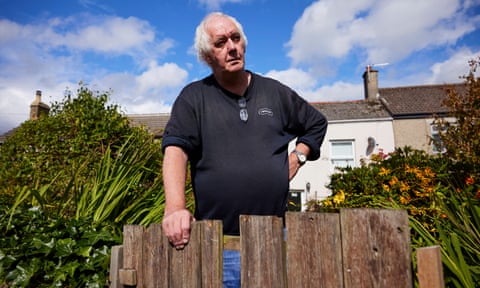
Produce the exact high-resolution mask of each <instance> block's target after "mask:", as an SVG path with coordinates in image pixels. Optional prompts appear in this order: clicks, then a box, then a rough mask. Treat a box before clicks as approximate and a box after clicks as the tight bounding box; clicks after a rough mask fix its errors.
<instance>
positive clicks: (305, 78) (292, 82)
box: [266, 69, 317, 91]
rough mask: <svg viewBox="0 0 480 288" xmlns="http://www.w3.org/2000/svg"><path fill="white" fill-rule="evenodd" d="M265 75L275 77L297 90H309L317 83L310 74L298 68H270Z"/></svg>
mask: <svg viewBox="0 0 480 288" xmlns="http://www.w3.org/2000/svg"><path fill="white" fill-rule="evenodd" d="M266 76H268V77H271V78H273V79H276V80H278V81H280V82H282V83H284V84H285V85H288V86H289V87H291V88H292V89H294V90H298V91H305V90H310V89H312V88H313V87H315V85H316V84H317V81H316V80H315V78H314V77H313V76H312V75H310V74H309V73H307V72H305V71H303V70H300V69H288V70H283V71H277V70H272V71H269V72H268V73H267V74H266Z"/></svg>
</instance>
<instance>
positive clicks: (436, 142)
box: [430, 123, 447, 153]
mask: <svg viewBox="0 0 480 288" xmlns="http://www.w3.org/2000/svg"><path fill="white" fill-rule="evenodd" d="M446 130H447V127H445V126H443V127H439V126H438V125H435V124H433V123H432V124H431V125H430V133H431V135H432V141H431V144H432V151H433V153H445V152H446V149H445V146H444V145H443V143H442V139H440V134H439V131H442V132H445V131H446Z"/></svg>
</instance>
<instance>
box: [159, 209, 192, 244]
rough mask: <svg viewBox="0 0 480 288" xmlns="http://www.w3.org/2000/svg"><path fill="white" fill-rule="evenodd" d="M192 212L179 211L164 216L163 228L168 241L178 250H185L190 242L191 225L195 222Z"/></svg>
mask: <svg viewBox="0 0 480 288" xmlns="http://www.w3.org/2000/svg"><path fill="white" fill-rule="evenodd" d="M194 220H195V219H194V218H193V216H192V214H191V213H190V211H188V210H186V209H182V210H177V211H174V212H172V213H169V214H167V215H165V216H164V218H163V221H162V228H163V232H164V234H165V236H167V238H168V241H170V243H171V244H172V245H173V246H174V247H175V248H177V249H183V248H184V247H185V245H186V244H187V243H188V241H189V240H190V223H191V222H192V221H194Z"/></svg>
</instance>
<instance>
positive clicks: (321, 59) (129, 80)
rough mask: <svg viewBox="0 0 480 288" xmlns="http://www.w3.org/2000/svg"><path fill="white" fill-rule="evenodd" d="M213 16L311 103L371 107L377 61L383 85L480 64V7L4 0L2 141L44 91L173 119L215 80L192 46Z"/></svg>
mask: <svg viewBox="0 0 480 288" xmlns="http://www.w3.org/2000/svg"><path fill="white" fill-rule="evenodd" d="M212 11H221V12H223V13H226V14H229V15H232V16H234V17H235V18H237V19H238V20H239V22H240V23H242V26H243V28H244V31H245V34H246V36H247V39H248V46H247V52H246V62H247V63H246V68H247V69H249V70H250V71H252V72H255V73H259V74H262V75H265V76H268V77H272V78H275V79H277V80H280V81H281V82H283V83H285V84H287V85H289V86H290V87H292V88H293V89H295V90H296V91H297V92H298V93H299V94H300V95H301V96H302V97H303V98H305V99H307V100H308V101H310V102H332V101H350V100H359V99H363V98H364V92H363V91H364V90H363V84H362V83H363V80H362V74H363V72H364V71H365V67H366V66H367V65H374V66H373V67H374V69H376V70H378V71H379V86H380V87H399V86H413V85H429V84H444V83H458V82H462V79H460V78H459V77H460V76H462V75H465V74H467V73H468V72H469V67H468V60H470V59H472V58H476V57H479V56H480V0H354V1H352V0H319V1H307V0H171V1H168V0H163V1H161V0H42V1H38V0H15V1H12V0H0V134H3V133H5V132H6V131H8V130H10V129H12V128H14V127H16V126H18V125H20V123H22V122H23V121H25V120H28V117H29V109H30V103H32V102H33V100H34V99H35V93H36V91H37V90H41V91H42V102H44V103H46V104H49V105H51V103H53V102H59V101H62V100H63V99H64V95H65V93H66V92H65V91H72V92H74V93H75V91H76V90H77V88H78V87H79V83H84V85H87V87H89V88H90V89H92V90H93V91H110V93H111V96H110V101H111V102H112V103H114V104H117V105H119V106H120V107H121V110H122V112H124V113H126V114H151V113H168V112H169V111H170V109H171V106H172V104H173V102H174V100H175V98H176V96H177V95H178V93H179V92H180V90H181V89H182V88H183V87H184V86H185V85H186V84H188V83H189V82H191V81H195V80H199V79H202V78H203V77H206V76H208V75H209V74H210V69H209V68H208V67H207V66H206V65H205V64H203V63H201V62H199V61H198V60H197V57H196V54H195V51H194V49H193V38H194V31H195V28H196V26H197V25H198V23H199V22H200V21H201V20H202V19H203V17H205V15H207V14H208V13H210V12H212Z"/></svg>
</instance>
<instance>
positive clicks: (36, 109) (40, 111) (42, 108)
mask: <svg viewBox="0 0 480 288" xmlns="http://www.w3.org/2000/svg"><path fill="white" fill-rule="evenodd" d="M49 111H50V107H49V106H48V105H47V104H45V103H43V102H42V91H40V90H37V92H36V93H35V101H33V102H32V104H30V120H38V119H39V118H40V117H42V116H45V115H48V112H49Z"/></svg>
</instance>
